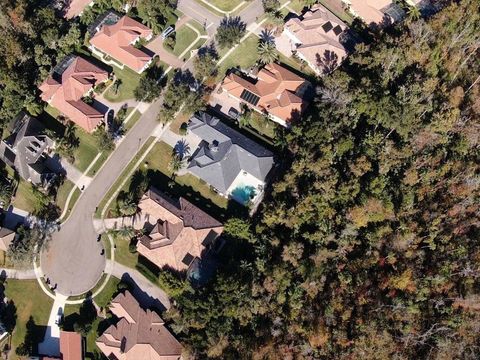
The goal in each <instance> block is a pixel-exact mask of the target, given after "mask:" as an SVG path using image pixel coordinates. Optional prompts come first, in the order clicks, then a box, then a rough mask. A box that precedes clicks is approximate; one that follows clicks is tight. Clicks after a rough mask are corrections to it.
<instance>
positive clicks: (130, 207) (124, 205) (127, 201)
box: [118, 196, 137, 216]
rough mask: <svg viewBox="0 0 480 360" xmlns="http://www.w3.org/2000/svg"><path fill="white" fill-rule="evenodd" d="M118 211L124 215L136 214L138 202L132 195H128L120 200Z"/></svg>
mask: <svg viewBox="0 0 480 360" xmlns="http://www.w3.org/2000/svg"><path fill="white" fill-rule="evenodd" d="M118 211H120V214H122V215H123V216H132V215H135V214H136V213H137V203H136V202H135V200H134V199H133V198H132V197H131V196H126V197H125V198H123V199H121V200H119V201H118Z"/></svg>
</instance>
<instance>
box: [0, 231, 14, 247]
mask: <svg viewBox="0 0 480 360" xmlns="http://www.w3.org/2000/svg"><path fill="white" fill-rule="evenodd" d="M13 239H15V231H13V230H10V229H8V228H6V227H3V226H0V250H1V251H5V252H6V251H8V248H9V247H10V244H11V243H12V241H13Z"/></svg>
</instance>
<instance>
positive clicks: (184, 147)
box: [173, 139, 190, 159]
mask: <svg viewBox="0 0 480 360" xmlns="http://www.w3.org/2000/svg"><path fill="white" fill-rule="evenodd" d="M173 151H174V153H175V155H177V156H178V157H180V159H183V158H185V156H187V155H190V145H189V144H188V142H187V140H186V139H181V140H179V141H178V142H177V143H176V144H175V148H174V149H173Z"/></svg>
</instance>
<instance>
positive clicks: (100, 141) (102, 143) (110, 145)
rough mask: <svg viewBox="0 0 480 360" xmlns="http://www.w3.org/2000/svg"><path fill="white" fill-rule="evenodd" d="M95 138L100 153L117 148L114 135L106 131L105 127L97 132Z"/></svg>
mask: <svg viewBox="0 0 480 360" xmlns="http://www.w3.org/2000/svg"><path fill="white" fill-rule="evenodd" d="M94 136H95V139H96V141H97V146H98V148H99V149H100V151H111V150H113V149H114V148H115V143H114V142H113V137H112V134H110V133H109V132H108V131H106V130H105V128H104V127H103V126H101V127H99V128H97V130H95V133H94Z"/></svg>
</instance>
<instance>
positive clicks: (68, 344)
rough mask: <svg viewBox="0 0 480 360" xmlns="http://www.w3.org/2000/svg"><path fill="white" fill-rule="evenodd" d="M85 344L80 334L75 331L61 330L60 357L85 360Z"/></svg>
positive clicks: (64, 359)
mask: <svg viewBox="0 0 480 360" xmlns="http://www.w3.org/2000/svg"><path fill="white" fill-rule="evenodd" d="M84 349H85V346H84V343H83V338H82V336H81V335H80V334H77V333H76V332H73V331H63V330H62V331H60V359H61V360H83V359H85V351H84Z"/></svg>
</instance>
